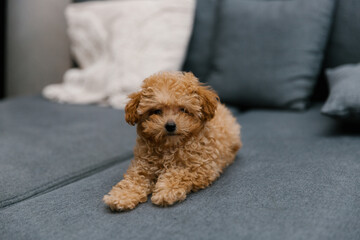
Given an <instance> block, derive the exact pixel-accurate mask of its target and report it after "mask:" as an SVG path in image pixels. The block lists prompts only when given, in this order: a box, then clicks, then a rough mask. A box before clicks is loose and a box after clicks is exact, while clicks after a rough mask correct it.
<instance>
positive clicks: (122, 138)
mask: <svg viewBox="0 0 360 240" xmlns="http://www.w3.org/2000/svg"><path fill="white" fill-rule="evenodd" d="M135 137H136V133H135V129H134V128H133V127H130V126H128V125H127V124H126V122H125V121H124V112H123V111H120V110H113V109H108V108H102V107H96V106H81V107H80V106H70V105H61V104H56V103H52V102H49V101H47V100H44V99H43V98H41V97H25V98H16V99H10V100H7V101H3V102H1V103H0V153H1V154H0V182H1V191H0V207H4V206H7V205H10V204H13V203H15V202H18V201H21V200H23V199H26V198H29V197H31V196H34V195H36V194H39V193H41V192H44V191H49V190H51V189H54V188H57V187H59V186H62V185H64V184H67V183H69V182H71V181H74V180H76V179H78V178H81V177H83V176H84V175H88V174H90V173H93V172H94V171H98V170H99V169H102V168H104V167H106V166H109V165H111V164H114V163H116V162H119V161H122V160H123V159H125V158H129V157H130V156H131V155H132V148H133V146H134V142H135Z"/></svg>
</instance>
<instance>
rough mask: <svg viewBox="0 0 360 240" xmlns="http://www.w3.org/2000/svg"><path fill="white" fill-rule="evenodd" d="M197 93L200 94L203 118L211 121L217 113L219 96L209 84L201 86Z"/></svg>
mask: <svg viewBox="0 0 360 240" xmlns="http://www.w3.org/2000/svg"><path fill="white" fill-rule="evenodd" d="M197 93H198V95H199V96H200V101H201V108H202V118H203V120H206V121H209V120H211V119H212V118H213V117H214V115H215V111H216V108H217V104H218V101H219V96H218V95H217V94H216V92H215V91H214V90H212V89H211V88H210V87H208V86H199V87H198V90H197Z"/></svg>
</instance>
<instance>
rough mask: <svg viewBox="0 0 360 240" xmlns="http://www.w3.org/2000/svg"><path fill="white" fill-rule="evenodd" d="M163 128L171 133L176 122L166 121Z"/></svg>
mask: <svg viewBox="0 0 360 240" xmlns="http://www.w3.org/2000/svg"><path fill="white" fill-rule="evenodd" d="M165 129H166V131H168V132H169V133H172V132H174V131H175V129H176V124H175V123H174V122H167V123H166V124H165Z"/></svg>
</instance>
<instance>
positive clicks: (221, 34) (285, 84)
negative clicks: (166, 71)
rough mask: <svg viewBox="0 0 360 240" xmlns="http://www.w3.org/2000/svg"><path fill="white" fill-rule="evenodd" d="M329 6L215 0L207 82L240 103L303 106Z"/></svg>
mask: <svg viewBox="0 0 360 240" xmlns="http://www.w3.org/2000/svg"><path fill="white" fill-rule="evenodd" d="M333 7H334V1H333V0H317V1H303V0H292V1H238V0H224V1H221V4H220V10H219V19H218V21H219V22H218V26H217V31H218V32H217V39H216V40H215V41H216V42H215V49H214V56H213V65H212V69H211V73H210V75H209V79H208V82H209V84H210V85H212V86H213V87H214V89H215V90H216V91H217V92H218V93H219V95H220V98H221V99H222V100H223V101H225V102H229V103H234V104H238V105H240V106H247V107H281V108H292V109H304V108H305V107H306V103H307V100H308V97H309V96H310V95H311V93H312V91H313V87H314V84H315V81H316V79H317V76H318V73H319V70H320V65H321V61H322V58H323V51H324V48H325V45H326V40H327V36H328V32H329V28H330V24H331V19H332V13H333Z"/></svg>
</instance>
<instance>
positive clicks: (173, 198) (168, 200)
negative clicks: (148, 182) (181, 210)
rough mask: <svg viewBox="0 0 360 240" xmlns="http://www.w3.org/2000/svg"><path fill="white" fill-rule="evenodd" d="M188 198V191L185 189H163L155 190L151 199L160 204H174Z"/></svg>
mask: <svg viewBox="0 0 360 240" xmlns="http://www.w3.org/2000/svg"><path fill="white" fill-rule="evenodd" d="M185 198H186V191H185V190H184V189H181V188H178V189H163V190H160V191H154V193H153V195H152V197H151V201H152V202H153V203H154V204H156V205H160V206H168V205H172V204H174V203H175V202H179V201H183V200H185Z"/></svg>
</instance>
